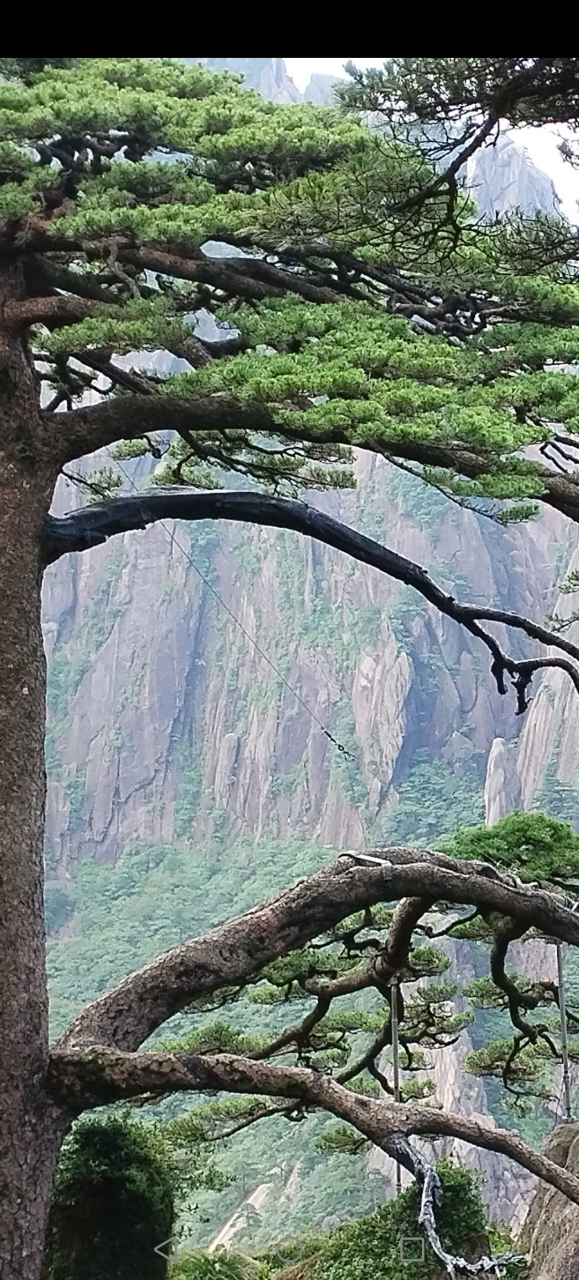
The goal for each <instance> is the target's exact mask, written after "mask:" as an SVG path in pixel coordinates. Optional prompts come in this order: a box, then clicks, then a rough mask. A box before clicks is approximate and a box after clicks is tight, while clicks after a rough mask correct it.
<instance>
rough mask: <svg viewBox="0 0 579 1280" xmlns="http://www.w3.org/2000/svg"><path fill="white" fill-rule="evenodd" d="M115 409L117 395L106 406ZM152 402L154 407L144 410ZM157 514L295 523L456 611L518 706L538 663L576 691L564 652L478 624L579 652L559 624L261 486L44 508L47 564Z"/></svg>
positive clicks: (146, 419)
mask: <svg viewBox="0 0 579 1280" xmlns="http://www.w3.org/2000/svg"><path fill="white" fill-rule="evenodd" d="M160 400H161V397H158V398H157V397H153V396H135V397H134V404H138V405H142V406H143V413H142V418H141V422H140V430H141V432H143V431H144V430H148V429H151V428H152V426H153V422H151V417H152V419H153V421H157V420H158V414H157V412H156V411H157V409H158V406H159V403H160ZM110 407H111V408H112V410H113V412H114V407H115V406H114V402H112V404H111V406H110ZM108 408H109V406H108V405H107V404H105V405H98V406H97V408H96V409H95V410H92V409H86V410H78V411H75V412H79V413H83V414H84V415H85V416H86V417H89V416H90V415H91V414H100V415H101V417H104V416H106V410H107V409H108ZM150 409H152V410H153V413H152V415H151V414H150V413H149V410H150ZM158 520H237V521H244V522H245V521H249V522H251V523H252V524H259V525H268V526H271V527H274V528H278V529H292V530H294V531H295V532H297V533H302V534H304V535H307V536H308V537H311V538H315V539H316V540H317V541H319V542H325V543H326V544H327V545H328V546H330V547H334V548H335V549H336V550H338V551H343V552H345V553H346V555H349V556H352V558H353V559H355V560H358V561H360V562H361V563H363V564H369V565H372V566H373V567H374V568H376V569H379V570H380V572H382V573H386V574H388V576H389V577H391V578H395V579H396V580H397V581H398V582H403V583H405V584H406V585H407V586H411V587H414V588H415V590H416V591H418V592H419V593H420V595H422V596H423V597H424V599H425V600H428V602H429V603H430V604H432V605H434V607H435V608H436V609H438V610H439V612H440V613H443V614H446V616H447V617H449V618H453V619H454V621H455V622H458V623H459V624H460V625H461V626H463V627H464V628H465V629H466V630H467V631H469V632H470V634H471V635H473V636H475V638H476V639H478V640H481V641H482V643H483V644H484V645H486V647H487V649H488V650H489V652H490V654H491V658H492V665H491V671H492V674H493V676H494V678H495V681H496V685H497V689H498V691H499V693H501V694H506V692H507V688H506V685H505V676H506V675H508V676H510V678H511V680H512V683H513V685H514V686H515V690H516V695H517V714H522V713H523V712H524V711H526V709H527V706H528V697H527V694H528V689H529V685H530V683H531V680H532V677H533V675H534V674H535V672H536V671H538V670H540V669H542V668H543V667H559V668H560V669H561V670H563V671H565V672H566V673H567V675H568V676H569V677H570V679H571V680H572V682H573V684H574V685H575V688H576V690H577V692H578V693H579V669H578V668H577V667H576V666H575V664H574V663H573V662H570V661H569V660H568V658H563V657H552V656H549V657H537V658H526V659H522V660H516V659H514V658H511V657H510V656H509V655H508V654H506V653H505V652H504V651H503V649H502V648H501V646H500V645H499V643H498V641H497V640H496V638H495V637H494V636H493V635H491V633H490V632H488V631H486V630H485V629H484V628H483V627H482V626H481V625H480V619H484V620H485V621H486V622H500V623H503V624H504V625H505V626H507V627H513V628H515V629H517V630H520V631H523V632H524V633H525V634H526V635H527V636H529V637H530V638H531V639H533V640H538V641H539V642H540V643H541V644H544V645H549V646H552V647H553V648H556V649H559V650H561V651H562V652H563V653H565V654H567V655H569V657H570V658H573V659H575V660H576V661H577V660H579V647H578V646H577V645H575V644H573V643H572V642H571V641H570V640H566V639H565V638H564V637H563V636H561V635H559V634H558V633H557V632H554V631H551V630H549V629H548V628H547V627H544V626H541V624H540V623H536V622H533V621H532V620H531V619H529V618H524V617H522V616H521V615H520V614H516V613H511V612H509V611H508V610H506V609H492V608H490V607H488V608H485V607H483V606H479V605H471V604H462V603H460V602H459V601H458V600H455V599H454V597H453V596H450V595H448V594H447V593H446V592H444V591H442V590H441V588H440V587H438V586H437V585H436V583H435V582H433V580H432V578H430V576H429V574H428V573H427V572H426V570H425V569H423V568H422V567H421V566H420V565H417V564H415V563H414V562H413V561H412V560H407V559H406V558H405V557H404V556H400V555H398V554H397V552H394V551H390V550H389V549H388V548H387V547H384V546H382V545H381V543H379V542H374V541H373V539H371V538H366V537H365V536H364V535H363V534H361V533H357V532H356V530H354V529H350V528H349V527H348V526H347V525H344V524H342V523H341V522H340V521H339V520H334V519H333V517H332V516H328V515H326V514H325V513H324V512H322V511H318V510H317V509H316V508H315V507H310V506H308V505H307V504H306V503H304V502H296V501H292V500H291V499H288V498H272V497H269V496H266V495H264V494H260V493H247V492H244V493H235V492H231V491H220V492H217V493H215V492H203V493H199V492H198V491H196V490H193V489H177V488H169V489H164V490H161V489H158V490H157V491H156V492H147V493H142V494H138V495H135V496H129V497H123V498H117V499H115V500H114V501H111V502H107V503H99V504H95V505H94V506H91V507H86V508H84V509H82V510H81V511H76V512H73V513H72V514H71V515H68V516H64V517H61V518H57V517H55V516H49V517H48V520H47V523H46V539H45V560H46V563H47V564H49V563H51V562H52V561H54V560H57V559H58V558H59V557H60V556H61V555H65V554H66V552H70V551H84V550H87V549H88V548H89V547H92V546H96V545H98V544H99V543H103V542H106V541H107V539H108V538H110V537H112V536H113V535H115V534H118V533H127V532H128V531H129V530H134V529H144V528H146V526H147V525H149V524H153V523H155V521H158Z"/></svg>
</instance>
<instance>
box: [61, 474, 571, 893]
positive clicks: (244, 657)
mask: <svg viewBox="0 0 579 1280" xmlns="http://www.w3.org/2000/svg"><path fill="white" fill-rule="evenodd" d="M357 471H358V489H357V491H356V492H354V493H351V494H344V493H341V494H332V495H327V496H326V497H323V496H322V495H317V496H316V498H315V499H314V500H315V501H316V502H317V504H318V505H319V506H321V507H324V508H325V509H326V510H329V511H331V512H332V514H335V515H337V516H338V517H339V518H340V519H342V520H344V521H347V522H349V523H351V524H352V525H354V527H356V528H358V529H360V531H362V532H367V533H370V534H371V535H372V536H375V537H377V538H379V539H380V540H382V541H384V542H385V543H387V544H388V545H389V546H391V547H392V548H394V549H395V550H399V551H401V552H403V553H404V554H405V555H407V556H409V557H410V558H412V559H415V560H417V561H419V562H420V563H421V564H423V565H425V566H426V567H428V568H431V569H432V572H433V574H434V576H435V577H436V578H437V579H438V581H439V582H443V583H444V582H446V583H448V585H449V587H450V585H451V583H453V584H454V589H455V590H456V591H457V592H458V593H459V594H460V595H463V596H464V598H473V599H476V598H479V599H481V600H482V599H485V600H488V601H492V602H493V603H496V604H497V605H501V606H502V607H505V608H506V607H508V608H512V609H516V610H518V611H520V612H523V613H531V614H534V615H536V616H540V615H541V614H542V613H544V612H546V611H547V609H548V607H549V606H550V604H551V592H552V583H553V574H552V560H553V548H554V546H559V548H562V549H563V552H564V553H565V551H566V547H567V542H568V532H567V529H566V527H565V523H564V521H563V519H562V518H559V517H557V516H550V517H548V518H545V519H543V520H542V521H538V522H537V523H536V524H534V525H532V526H530V527H528V528H526V529H525V530H519V529H512V530H510V531H509V532H504V531H502V530H500V531H499V530H497V528H496V527H495V526H494V525H492V524H491V523H490V522H485V521H484V520H482V519H481V518H479V517H477V516H475V515H474V514H472V513H464V512H462V511H460V510H459V509H457V508H456V507H454V506H453V505H451V504H449V503H447V502H446V501H445V500H444V499H442V498H440V497H439V496H438V495H436V494H434V493H433V492H431V491H428V490H426V489H425V487H424V486H423V485H422V484H421V482H420V481H418V480H414V479H411V478H410V477H408V476H403V475H401V473H399V472H396V471H395V470H394V469H393V468H391V467H390V466H388V464H386V463H384V462H382V461H381V460H379V459H375V458H374V457H372V456H370V455H366V456H362V455H361V456H360V457H359V459H358V462H357ZM58 501H59V503H60V504H61V505H62V506H63V507H66V505H67V503H66V495H65V493H64V492H61V494H60V495H59V497H58ZM200 572H201V574H202V575H203V577H201V576H200ZM213 591H216V592H217V593H218V596H219V599H217V598H216V596H215V595H214V594H213ZM44 617H45V633H46V642H47V649H48V654H49V661H50V677H49V680H50V689H49V703H50V707H49V777H50V790H49V821H48V838H47V856H48V859H49V862H50V865H51V867H52V868H53V869H54V870H55V871H57V870H58V869H59V868H61V869H63V870H66V869H67V868H68V867H69V866H70V864H71V863H74V862H75V861H76V859H78V858H79V857H87V856H90V857H95V858H97V859H99V860H103V861H113V860H114V859H115V858H116V857H117V856H118V853H119V852H120V850H121V849H122V847H123V846H124V845H125V844H126V843H128V842H130V841H132V840H134V839H140V840H149V841H153V842H160V843H167V842H168V843H171V842H173V841H182V840H186V841H196V842H198V841H205V840H206V839H207V838H208V837H209V836H211V835H213V836H215V835H216V833H221V834H222V835H223V836H225V835H226V836H227V838H228V839H230V838H235V836H237V835H239V834H240V833H242V832H251V833H252V834H253V835H254V836H255V837H256V838H257V837H259V836H262V835H264V834H266V833H268V832H270V833H272V834H275V835H283V834H285V833H286V832H292V833H293V834H294V835H295V834H296V833H297V834H303V836H304V838H310V837H311V836H314V837H315V838H317V839H318V840H320V841H321V842H322V843H323V844H327V845H330V846H331V847H333V848H345V847H352V846H353V845H363V844H364V843H365V842H368V841H372V840H375V839H380V838H384V837H385V836H386V835H387V834H388V830H389V829H390V828H392V824H393V823H394V824H395V823H399V824H400V823H402V824H404V822H405V821H406V820H407V819H406V817H405V814H406V810H407V807H408V805H409V804H410V805H411V803H412V798H413V796H415V798H416V800H417V801H418V800H419V797H420V792H421V788H422V789H424V788H426V790H427V791H428V789H430V792H431V793H432V794H431V797H430V798H431V799H432V801H433V803H435V804H439V805H444V804H445V803H446V802H448V803H450V790H449V794H448V797H447V800H445V795H446V792H445V780H447V781H448V782H450V787H451V788H452V782H451V780H452V778H453V777H454V778H455V779H456V780H457V785H458V787H459V788H462V793H464V803H465V804H468V805H469V806H470V805H471V804H472V805H473V806H474V809H475V810H476V812H478V813H479V814H480V816H482V812H483V807H482V806H483V789H484V786H485V770H486V766H487V758H488V760H489V771H488V776H487V779H486V787H487V794H488V796H489V797H490V796H491V794H494V792H493V788H495V790H496V779H497V777H498V774H497V768H498V766H497V752H498V750H499V749H500V750H502V751H503V752H504V753H506V752H508V750H511V749H512V748H511V747H508V746H507V744H511V743H513V742H514V739H515V737H516V735H517V731H518V720H517V717H516V716H515V715H514V710H515V704H514V700H512V699H509V698H501V697H499V695H498V693H497V691H496V688H495V687H494V682H493V680H492V677H491V676H490V674H489V671H488V664H487V662H486V657H485V655H484V654H482V653H481V652H480V650H479V648H478V645H477V644H476V642H474V641H472V640H471V638H470V637H468V636H466V634H463V633H461V631H460V630H459V628H458V627H457V626H456V625H455V624H454V623H452V622H449V621H448V620H446V619H442V618H441V617H440V616H439V615H438V614H436V613H435V612H433V611H432V610H431V609H430V608H429V607H427V606H426V605H424V604H423V602H422V600H421V599H420V598H419V597H417V596H416V595H414V594H411V593H410V592H409V590H408V589H406V588H404V589H402V588H401V587H400V586H398V584H395V583H393V582H391V581H390V580H388V579H387V578H385V577H382V576H381V575H380V574H379V573H378V572H377V571H375V570H373V569H370V568H366V567H365V566H359V565H353V564H352V563H350V562H348V560H347V559H346V557H343V556H341V555H340V554H339V553H338V552H333V551H331V550H330V549H328V548H322V547H321V546H318V545H315V544H313V543H310V542H307V541H305V540H303V539H300V536H299V535H298V534H290V533H277V532H274V531H264V530H253V529H249V528H242V527H239V526H237V527H236V526H234V525H214V526H211V525H205V524H204V525H202V526H197V527H192V528H188V527H186V526H181V527H178V528H175V527H174V526H167V527H165V526H161V525H158V526H155V527H153V528H151V529H149V530H148V531H147V532H146V533H144V534H129V535H126V536H125V537H122V538H117V539H115V540H114V541H113V542H111V543H110V544H109V545H108V546H105V547H96V548H94V549H93V550H91V551H90V552H87V553H84V554H83V555H82V556H78V557H67V558H66V560H63V561H61V562H60V563H59V564H57V565H56V566H53V567H52V568H51V569H50V570H49V571H48V573H47V575H46V583H45V594H44ZM325 731H328V732H329V733H330V734H331V735H332V736H333V738H335V739H336V742H338V743H339V744H340V746H343V747H345V748H346V750H347V751H348V753H349V756H351V757H352V758H351V759H350V758H348V757H344V755H343V752H341V751H340V750H339V749H338V748H337V747H336V746H335V745H334V744H333V743H332V741H331V739H330V738H329V737H328V736H327V733H326V732H325ZM495 739H500V740H501V742H502V743H504V744H505V745H504V746H502V747H500V748H499V747H498V746H497V744H496V743H495V745H494V747H493V743H494V742H495ZM425 769H426V771H427V772H426V774H425V772H424V771H425ZM429 770H430V772H429ZM425 799H428V797H426V796H425ZM490 803H495V804H496V802H495V801H491V800H490V798H489V804H490ZM437 813H438V810H437V809H435V811H434V812H433V816H432V822H433V823H436V821H437ZM422 821H425V817H424V814H423V815H422ZM402 834H404V833H403V832H402ZM408 836H409V838H410V832H409V833H408Z"/></svg>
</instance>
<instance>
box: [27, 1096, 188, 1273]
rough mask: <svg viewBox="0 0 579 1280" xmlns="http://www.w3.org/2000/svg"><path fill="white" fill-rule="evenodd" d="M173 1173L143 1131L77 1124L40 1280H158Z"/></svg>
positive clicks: (121, 1122) (122, 1123) (124, 1125)
mask: <svg viewBox="0 0 579 1280" xmlns="http://www.w3.org/2000/svg"><path fill="white" fill-rule="evenodd" d="M176 1173H177V1171H176V1168H175V1167H174V1165H173V1163H172V1161H171V1157H170V1154H169V1152H168V1150H167V1149H166V1148H164V1147H163V1145H162V1143H161V1142H160V1140H159V1137H158V1136H157V1135H156V1134H153V1132H152V1130H151V1129H150V1127H146V1126H145V1125H143V1124H140V1123H138V1122H135V1121H132V1120H129V1119H127V1118H126V1117H125V1118H122V1119H121V1118H119V1117H115V1116H112V1117H109V1118H107V1119H105V1120H102V1119H90V1118H89V1119H85V1120H81V1121H79V1122H78V1123H77V1124H76V1125H75V1127H74V1129H73V1131H72V1134H71V1135H70V1136H69V1137H68V1138H67V1139H66V1140H65V1142H64V1145H63V1147H62V1150H61V1154H60V1159H59V1163H58V1169H57V1174H56V1181H55V1188H54V1196H53V1201H52V1206H51V1211H50V1218H49V1226H48V1237H47V1248H46V1257H45V1264H44V1271H43V1280H114V1278H115V1277H119V1278H120V1277H121V1276H122V1277H123V1280H124V1278H125V1277H126V1280H165V1277H166V1275H167V1262H166V1260H165V1259H164V1258H163V1257H161V1255H160V1254H158V1253H155V1247H156V1246H157V1245H158V1244H161V1242H162V1241H163V1240H167V1239H168V1237H169V1236H170V1235H171V1232H172V1229H173V1217H174V1194H175V1183H176Z"/></svg>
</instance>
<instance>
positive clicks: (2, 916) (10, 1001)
mask: <svg viewBox="0 0 579 1280" xmlns="http://www.w3.org/2000/svg"><path fill="white" fill-rule="evenodd" d="M19 295H21V282H20V280H19V277H18V272H17V268H15V267H13V266H10V267H8V268H6V267H4V266H2V265H1V264H0V1276H1V1277H2V1280H38V1277H39V1274H40V1267H41V1264H42V1250H43V1242H44V1232H45V1226H46V1217H47V1213H48V1207H49V1200H50V1192H51V1185H52V1176H53V1171H54V1164H55V1160H56V1156H57V1153H58V1148H59V1145H60V1142H61V1140H62V1136H63V1134H64V1132H65V1131H66V1128H67V1126H68V1117H67V1116H66V1114H65V1113H64V1112H63V1111H62V1109H61V1108H59V1107H57V1106H56V1105H55V1104H54V1102H53V1101H52V1100H51V1099H50V1097H49V1095H48V1094H47V1092H46V1088H45V1075H46V1063H47V1054H48V1025H47V992H46V972H45V946H44V923H43V831H44V804H45V772H44V717H45V660H44V651H43V644H42V633H41V625H40V604H41V579H42V569H41V559H40V544H41V535H42V526H43V522H44V518H45V515H46V512H47V510H48V507H49V504H50V500H51V494H52V491H53V487H54V482H55V478H56V475H55V468H54V463H53V462H52V461H51V459H50V458H49V457H47V456H46V445H45V444H44V441H43V435H42V424H41V420H40V416H39V410H38V390H37V387H36V385H35V379H34V374H33V371H32V369H31V366H30V363H29V360H28V356H27V352H26V349H25V346H24V344H23V343H22V341H21V340H20V339H19V338H18V337H17V336H15V335H14V333H10V331H6V330H4V329H3V327H2V317H3V316H4V315H5V311H4V305H3V304H4V303H5V302H6V301H8V300H9V299H10V298H14V297H15V296H16V298H18V296H19Z"/></svg>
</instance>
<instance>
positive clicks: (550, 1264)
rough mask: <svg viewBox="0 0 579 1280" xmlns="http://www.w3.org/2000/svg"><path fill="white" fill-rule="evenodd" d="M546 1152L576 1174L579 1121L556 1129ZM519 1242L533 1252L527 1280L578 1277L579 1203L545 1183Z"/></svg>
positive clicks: (577, 1167)
mask: <svg viewBox="0 0 579 1280" xmlns="http://www.w3.org/2000/svg"><path fill="white" fill-rule="evenodd" d="M545 1155H546V1156H549V1158H550V1159H551V1160H554V1161H555V1162H556V1163H557V1164H560V1165H561V1166H562V1167H563V1168H564V1169H567V1170H568V1171H569V1173H574V1174H575V1176H577V1175H578V1174H579V1123H577V1122H574V1123H571V1124H563V1125H559V1126H558V1128H556V1129H554V1130H553V1132H552V1134H551V1135H550V1137H549V1139H548V1141H547V1143H546V1145H545ZM519 1245H520V1246H521V1248H522V1249H523V1250H524V1251H525V1252H527V1251H528V1252H529V1254H530V1267H529V1273H528V1280H577V1276H578V1275H579V1207H578V1206H577V1205H576V1204H572V1203H571V1201H570V1200H568V1199H567V1197H566V1196H563V1195H561V1193H560V1192H559V1191H556V1190H555V1189H554V1187H547V1186H546V1185H542V1186H541V1187H540V1188H539V1190H538V1191H537V1194H536V1196H535V1199H534V1200H533V1203H532V1205H531V1208H530V1210H529V1214H528V1217H527V1220H526V1222H525V1225H524V1227H523V1230H522V1232H521V1235H520V1239H519Z"/></svg>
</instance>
